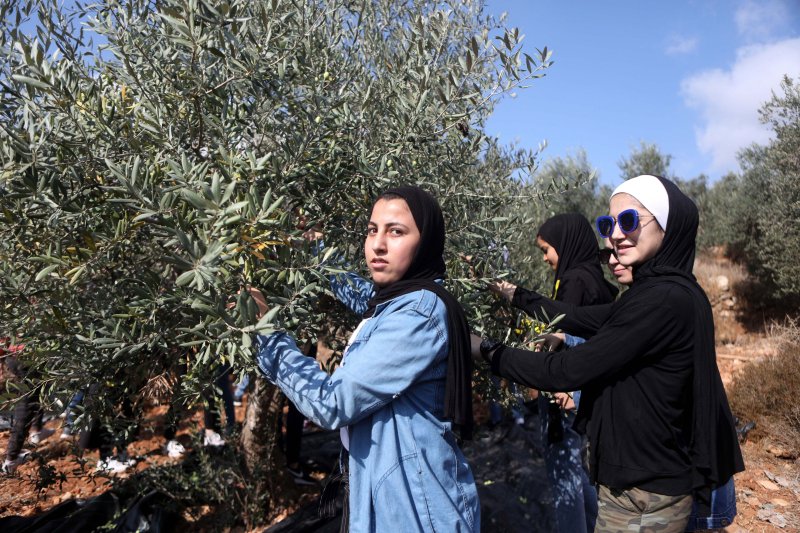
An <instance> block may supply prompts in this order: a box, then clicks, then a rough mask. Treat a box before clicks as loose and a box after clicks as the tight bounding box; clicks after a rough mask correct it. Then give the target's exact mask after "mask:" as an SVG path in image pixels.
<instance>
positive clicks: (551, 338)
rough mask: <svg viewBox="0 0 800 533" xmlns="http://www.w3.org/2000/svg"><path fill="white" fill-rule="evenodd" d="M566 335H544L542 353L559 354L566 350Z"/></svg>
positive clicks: (559, 333)
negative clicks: (558, 352) (560, 351)
mask: <svg viewBox="0 0 800 533" xmlns="http://www.w3.org/2000/svg"><path fill="white" fill-rule="evenodd" d="M564 338H565V335H564V333H561V332H558V333H547V334H545V335H542V339H543V340H542V343H541V351H543V352H557V351H559V350H563V349H564V348H566V345H565V344H564Z"/></svg>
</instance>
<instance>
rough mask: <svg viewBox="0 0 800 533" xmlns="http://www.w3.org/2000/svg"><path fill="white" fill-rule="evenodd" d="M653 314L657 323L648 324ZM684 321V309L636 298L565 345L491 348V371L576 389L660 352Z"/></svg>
mask: <svg viewBox="0 0 800 533" xmlns="http://www.w3.org/2000/svg"><path fill="white" fill-rule="evenodd" d="M678 308H679V309H680V308H681V307H678ZM681 315H682V316H681ZM656 317H657V319H658V324H659V327H654V320H655V318H656ZM687 327H688V323H687V317H686V313H677V314H676V312H675V311H674V308H672V307H670V306H668V305H665V304H664V303H663V302H653V301H646V299H640V301H634V302H630V304H629V305H627V306H626V307H625V309H624V311H623V312H618V313H616V314H615V316H614V317H612V318H611V320H609V322H608V323H606V324H605V325H604V326H603V328H602V330H601V331H599V332H598V333H597V335H595V336H594V337H592V338H590V339H589V340H588V341H586V342H585V343H583V344H580V345H578V346H575V347H574V348H570V349H569V350H565V351H561V352H532V351H528V350H522V349H517V348H509V347H500V348H498V349H497V350H496V351H495V352H494V353H493V354H491V366H492V371H493V372H494V373H495V374H497V375H499V376H501V377H504V378H507V379H510V380H512V381H515V382H517V383H521V384H523V385H526V386H529V387H533V388H538V389H542V390H554V391H567V390H577V389H581V388H583V387H585V386H586V385H589V384H591V383H592V382H595V381H599V380H604V379H608V378H610V377H611V376H613V375H614V374H616V373H618V372H620V371H621V370H622V369H623V368H625V366H626V365H627V364H629V363H630V362H631V361H633V360H634V359H636V358H638V357H642V356H645V355H647V354H655V353H663V351H664V350H666V349H667V348H668V347H669V344H670V342H671V341H673V340H674V339H675V338H677V336H679V335H681V334H683V333H685V330H686V328H687Z"/></svg>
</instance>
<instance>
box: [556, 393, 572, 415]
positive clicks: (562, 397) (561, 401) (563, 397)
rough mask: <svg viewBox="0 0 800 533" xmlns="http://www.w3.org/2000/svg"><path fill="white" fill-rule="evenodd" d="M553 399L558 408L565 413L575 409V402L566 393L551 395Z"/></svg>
mask: <svg viewBox="0 0 800 533" xmlns="http://www.w3.org/2000/svg"><path fill="white" fill-rule="evenodd" d="M553 398H555V400H556V403H557V404H558V406H559V407H560V408H562V409H564V410H565V411H570V410H572V409H575V400H573V399H572V395H571V394H569V393H568V392H556V393H555V394H553Z"/></svg>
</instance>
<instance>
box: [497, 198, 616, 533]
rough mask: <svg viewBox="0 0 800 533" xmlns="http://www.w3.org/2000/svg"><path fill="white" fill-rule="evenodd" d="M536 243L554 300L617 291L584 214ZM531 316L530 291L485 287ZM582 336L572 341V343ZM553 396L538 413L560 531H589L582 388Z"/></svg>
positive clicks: (586, 301)
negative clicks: (579, 426)
mask: <svg viewBox="0 0 800 533" xmlns="http://www.w3.org/2000/svg"><path fill="white" fill-rule="evenodd" d="M536 244H537V246H539V248H540V249H541V251H542V260H543V261H544V262H545V263H547V264H548V265H549V266H550V268H551V269H552V270H553V271H554V272H555V276H554V281H553V289H552V298H553V299H554V300H556V301H559V302H564V303H565V304H569V305H575V306H586V305H597V304H606V303H610V302H612V301H613V300H614V297H615V296H616V294H617V289H616V288H614V287H613V286H612V285H611V284H610V283H609V282H607V281H606V280H605V278H604V277H603V270H602V267H601V265H600V260H599V258H598V254H597V238H596V237H595V234H594V231H593V230H592V226H591V224H590V223H589V221H588V220H586V217H584V216H583V215H581V214H578V213H567V214H562V215H556V216H554V217H551V218H549V219H547V220H546V221H545V222H544V224H542V226H541V227H540V228H539V232H538V234H537V236H536ZM489 289H490V290H492V291H493V292H495V293H497V294H499V295H501V296H503V297H505V298H506V299H508V300H509V301H511V303H512V304H514V305H516V306H517V307H520V308H522V309H523V310H524V311H525V312H526V313H528V314H529V315H531V316H536V315H537V314H538V313H540V310H539V309H536V308H533V307H527V306H525V305H523V304H522V302H524V298H523V297H522V295H523V294H525V293H527V292H529V291H526V289H522V288H518V287H517V286H515V285H513V284H512V283H509V282H505V281H504V282H498V283H495V284H491V285H489ZM582 341H583V339H579V338H574V339H571V342H573V343H576V344H577V343H579V342H582ZM553 392H554V394H553V395H552V396H548V395H545V394H541V393H540V394H539V398H538V402H539V416H540V419H541V421H542V442H543V444H544V451H545V453H544V457H545V463H546V466H547V477H548V480H549V482H550V486H551V489H552V492H553V505H554V507H555V516H556V525H557V528H558V531H560V532H563V533H568V532H569V533H573V532H579V531H593V530H594V527H595V520H596V518H597V492H596V491H595V488H594V486H592V483H591V482H590V481H589V472H588V471H587V468H586V465H585V464H584V461H583V460H582V457H581V454H582V450H583V448H584V443H583V437H582V436H581V435H580V434H579V433H577V432H576V431H575V430H574V429H573V428H572V424H573V421H574V420H575V413H576V408H577V405H578V404H579V402H580V391H570V392H565V391H559V390H554V391H553Z"/></svg>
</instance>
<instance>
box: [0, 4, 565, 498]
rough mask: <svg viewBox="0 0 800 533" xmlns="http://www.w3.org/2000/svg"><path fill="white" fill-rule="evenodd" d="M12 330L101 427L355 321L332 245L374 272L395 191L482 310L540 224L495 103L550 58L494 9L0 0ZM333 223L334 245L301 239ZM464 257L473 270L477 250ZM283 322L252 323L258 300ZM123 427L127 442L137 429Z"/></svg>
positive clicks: (50, 381) (6, 278) (263, 447)
mask: <svg viewBox="0 0 800 533" xmlns="http://www.w3.org/2000/svg"><path fill="white" fill-rule="evenodd" d="M0 13H2V21H3V22H2V25H3V26H2V32H0V35H1V37H0V48H1V49H2V54H0V63H1V64H0V90H1V91H2V100H0V165H1V168H0V210H2V225H0V258H2V261H0V299H2V301H3V307H2V310H0V330H2V331H3V332H10V333H13V334H15V335H18V336H19V337H21V338H22V339H23V340H24V342H25V343H26V345H27V346H28V350H27V351H26V355H25V356H24V357H25V362H26V364H27V365H28V366H29V368H30V369H32V371H33V374H32V375H36V376H37V377H36V380H35V383H34V385H35V386H36V387H37V388H38V390H39V391H40V392H41V394H42V397H43V398H53V397H61V398H66V397H67V396H68V395H69V393H70V392H71V391H74V390H75V389H78V388H83V387H86V386H87V385H89V384H92V383H93V384H99V385H100V391H101V392H100V393H99V394H97V398H96V399H95V401H93V402H92V403H91V405H90V408H89V409H88V413H87V416H92V417H101V418H103V419H104V420H106V421H107V422H109V421H110V420H112V418H113V416H112V415H113V414H114V413H115V412H116V411H115V405H116V404H117V403H118V402H119V401H120V400H121V399H122V398H132V399H134V400H135V401H137V402H139V401H142V400H143V399H145V398H147V397H148V396H157V395H159V394H160V393H161V392H162V391H163V390H164V389H169V387H170V383H171V381H170V379H169V377H170V375H171V374H172V373H173V372H174V371H175V370H176V369H177V368H178V367H180V366H182V365H188V368H189V371H188V374H187V379H186V380H184V382H183V386H182V387H181V388H180V390H175V391H172V392H173V394H180V395H184V396H186V397H192V396H193V395H195V396H196V394H197V393H198V392H199V391H200V390H202V389H203V388H207V387H208V386H209V375H210V373H211V372H212V370H213V368H215V367H216V366H217V365H219V364H226V365H231V366H232V367H233V368H234V369H235V370H236V371H244V370H247V369H252V368H253V366H254V353H253V345H252V336H253V334H255V333H269V332H271V331H273V330H275V329H277V328H281V329H286V330H290V331H292V332H293V333H294V334H295V335H296V336H297V337H298V338H300V339H315V338H316V337H317V336H318V335H319V334H321V333H322V332H324V331H325V330H326V329H328V328H329V321H330V320H331V317H334V318H337V320H338V319H339V318H338V317H339V315H340V314H341V309H339V308H337V307H335V306H328V307H326V311H325V312H324V313H322V312H320V311H319V308H320V303H321V302H325V301H326V300H327V299H328V298H329V296H330V295H329V289H328V283H327V277H328V276H329V275H331V274H332V273H335V272H336V267H335V266H334V263H333V262H331V261H328V259H329V258H330V257H332V256H333V255H334V254H336V255H337V256H338V255H341V256H343V257H346V258H348V259H349V261H350V263H349V267H350V268H353V269H356V270H359V269H361V270H363V269H364V265H363V263H362V262H361V261H360V256H361V255H362V254H361V252H360V249H361V242H362V236H363V231H364V226H365V220H366V216H367V214H368V209H369V207H370V205H371V201H372V199H373V198H374V197H375V195H376V194H377V193H378V192H379V191H380V190H382V189H384V188H386V187H388V186H390V185H393V184H400V183H415V184H419V185H421V186H423V187H424V188H426V189H428V190H429V191H431V192H432V193H434V194H435V195H436V196H437V197H438V198H439V200H440V202H441V204H442V207H443V209H444V211H445V214H446V219H447V224H448V235H449V240H448V243H447V257H448V260H449V262H448V270H449V273H450V276H449V277H450V280H449V282H448V283H449V284H448V286H449V287H450V288H451V289H452V290H453V291H454V292H455V293H456V294H457V295H459V296H460V297H462V301H463V302H464V304H465V305H466V306H467V307H468V309H469V311H470V313H471V316H472V317H473V320H474V321H475V322H476V323H477V324H478V325H479V327H480V325H481V324H482V325H483V327H493V326H491V321H490V320H488V317H489V316H490V315H491V313H490V311H489V310H490V309H491V308H492V306H493V305H495V304H494V303H493V302H492V301H491V300H489V299H487V298H486V297H485V295H482V294H476V293H475V289H476V287H477V285H476V283H477V282H476V280H475V276H476V275H477V276H479V277H480V276H481V275H492V276H495V275H502V274H503V271H504V269H507V265H505V264H504V262H503V259H502V249H503V247H505V246H507V245H509V244H512V243H514V242H515V241H516V240H517V239H519V238H520V237H522V236H523V235H527V234H528V228H527V226H526V224H524V223H523V222H524V221H523V219H524V215H522V214H520V210H519V209H518V208H517V206H518V205H519V202H522V201H524V202H530V201H537V199H538V196H537V195H536V194H534V193H533V192H531V191H530V190H529V189H528V188H526V187H525V185H524V184H523V183H521V182H520V181H519V180H517V179H515V176H518V175H519V173H520V172H522V173H530V172H533V170H534V168H535V157H536V153H534V152H529V151H512V150H507V149H504V148H502V147H499V146H498V144H497V142H496V140H494V139H492V138H491V137H489V136H487V134H486V133H485V131H484V125H485V122H486V120H487V118H488V116H489V115H490V113H491V112H492V109H493V107H494V105H495V104H496V103H497V101H498V100H499V99H500V98H502V97H503V95H505V94H506V93H508V92H509V91H511V90H516V89H519V88H521V87H525V86H527V85H528V84H529V83H530V82H531V81H532V80H533V79H535V78H538V77H541V76H543V75H544V72H545V71H546V69H547V67H548V66H549V65H550V56H551V52H550V51H549V50H548V49H547V48H546V47H545V48H543V49H541V50H535V52H531V54H528V53H525V52H523V50H522V45H521V42H522V40H523V36H522V35H520V34H519V32H518V31H517V30H514V29H507V28H505V27H504V26H503V21H502V20H495V19H494V18H492V17H490V16H488V15H487V14H486V13H485V11H484V6H483V2H482V1H480V0H470V1H452V2H448V1H445V2H435V3H429V2H418V3H410V2H405V1H401V0H355V1H354V0H317V1H312V2H304V1H298V0H256V1H252V0H228V1H223V2H208V1H206V0H158V1H151V0H126V1H114V0H112V1H108V2H102V3H98V4H91V5H85V6H84V5H82V4H77V3H76V4H75V5H74V7H73V8H63V7H59V3H58V2H57V1H56V0H35V1H34V0H31V1H28V2H18V1H11V0H2V1H0ZM313 226H318V227H321V228H322V230H323V232H324V235H325V236H324V244H325V249H324V251H322V252H321V253H317V252H318V250H317V247H316V246H314V245H312V244H310V243H308V242H306V241H305V240H304V239H303V238H302V233H303V231H304V230H305V229H307V228H310V227H313ZM466 257H469V258H470V259H469V261H467V260H466V259H465V258H466ZM249 286H255V287H258V288H260V289H261V290H262V291H263V292H264V294H265V295H266V298H267V301H268V304H269V306H270V310H269V312H268V313H266V315H264V316H263V317H262V318H260V319H257V317H256V306H255V303H254V302H253V300H252V298H251V297H250V295H249V293H248V291H246V290H243V289H244V288H246V287H249ZM276 399H277V393H276V391H275V389H274V388H272V387H268V386H266V385H264V384H260V385H259V386H258V388H257V391H256V394H254V401H252V402H251V403H250V406H249V409H248V415H247V416H248V420H247V421H246V424H245V430H244V431H243V437H242V438H243V439H244V441H245V443H246V446H244V448H245V449H246V450H248V451H249V452H250V453H249V454H246V455H247V461H246V464H247V468H248V471H249V472H250V473H251V474H252V476H253V477H254V478H256V479H258V480H260V481H259V483H260V485H259V486H258V492H259V494H262V495H263V498H264V499H263V501H262V508H263V509H265V510H266V511H267V512H269V510H270V501H271V500H270V498H271V497H273V496H275V493H276V492H277V491H276V489H275V486H274V483H275V482H276V481H275V480H276V479H279V476H276V475H273V474H274V464H275V461H276V456H275V453H274V440H275V437H274V431H273V428H274V417H275V416H277V409H276V407H275V405H276ZM124 427H127V426H123V427H118V428H116V429H117V430H123V429H124Z"/></svg>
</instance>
